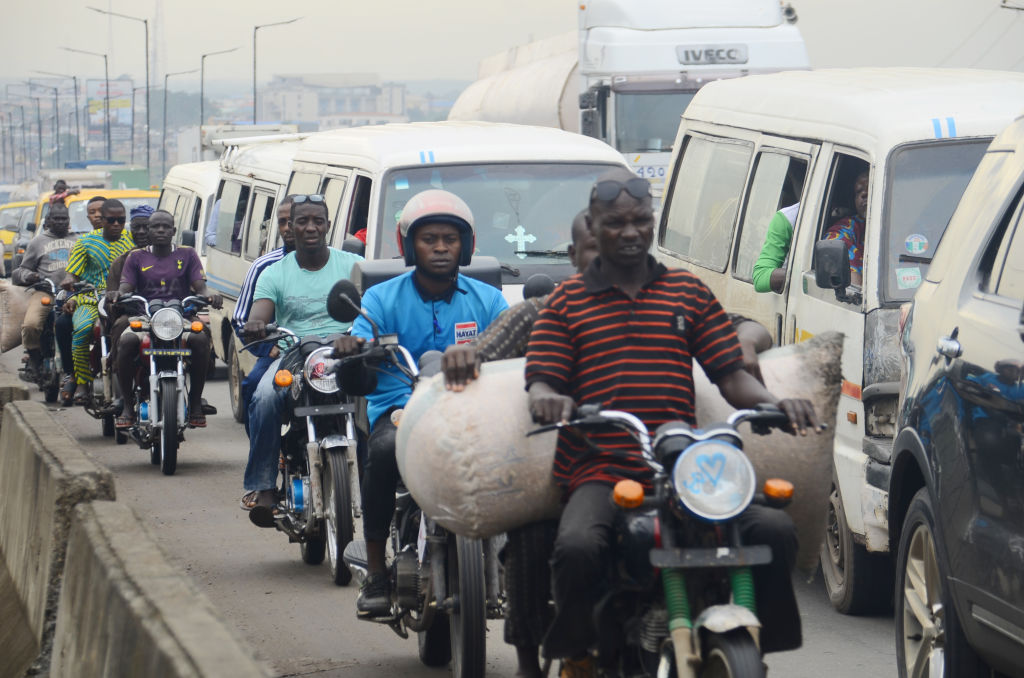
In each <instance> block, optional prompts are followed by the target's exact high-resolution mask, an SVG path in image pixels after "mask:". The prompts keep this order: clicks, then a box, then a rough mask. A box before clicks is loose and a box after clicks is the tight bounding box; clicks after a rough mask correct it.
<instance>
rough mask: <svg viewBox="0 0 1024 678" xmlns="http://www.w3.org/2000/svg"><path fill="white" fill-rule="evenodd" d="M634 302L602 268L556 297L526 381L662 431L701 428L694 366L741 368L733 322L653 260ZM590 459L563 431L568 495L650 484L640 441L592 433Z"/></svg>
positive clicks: (705, 292) (559, 474) (696, 287)
mask: <svg viewBox="0 0 1024 678" xmlns="http://www.w3.org/2000/svg"><path fill="white" fill-rule="evenodd" d="M645 268H646V279H645V281H644V283H643V286H642V287H641V288H640V290H639V293H638V294H637V295H636V298H630V296H629V295H628V294H626V293H625V292H623V291H622V290H621V289H620V288H618V287H616V286H615V285H613V284H612V283H611V282H610V281H609V280H608V278H607V276H606V275H605V274H604V267H603V266H602V263H601V261H600V260H598V261H595V262H594V263H593V264H591V265H590V267H589V268H588V269H587V270H586V271H584V272H583V273H582V274H580V275H576V276H573V277H572V278H570V279H569V280H567V281H565V282H564V283H563V284H562V285H561V286H559V288H558V289H556V290H555V291H554V293H552V295H551V298H550V299H549V300H548V305H547V307H546V308H544V309H543V310H542V311H541V313H540V317H539V318H538V319H537V322H536V323H535V324H534V328H533V333H532V335H531V336H530V344H529V350H528V352H527V363H526V381H527V383H528V384H529V383H533V382H536V381H543V382H545V383H546V384H548V385H549V386H551V387H552V388H553V389H554V390H556V391H558V392H559V393H564V394H567V395H569V396H571V397H572V399H573V400H574V401H575V402H576V404H577V405H580V404H587V403H592V404H598V403H599V404H600V405H601V406H602V408H603V409H611V410H625V411H626V412H630V413H632V414H635V415H636V416H638V417H640V419H642V420H643V421H644V423H645V424H646V425H647V427H648V429H649V430H651V431H654V430H655V429H656V428H657V427H658V426H660V425H661V424H663V423H665V422H668V421H679V420H682V421H686V422H688V423H691V424H692V423H695V417H694V394H693V360H694V359H695V358H696V359H697V360H698V361H699V362H700V364H701V367H702V368H704V371H705V372H706V373H707V375H708V377H709V378H710V379H711V380H712V381H718V380H719V379H721V378H722V377H724V376H726V375H727V374H729V373H730V372H733V371H734V370H739V369H742V368H743V353H742V350H741V348H740V343H739V340H738V339H737V338H736V332H735V331H734V330H733V325H732V323H731V322H730V321H729V317H728V315H726V313H725V311H723V310H722V307H721V305H720V304H719V303H718V301H717V300H716V299H715V297H714V295H713V294H712V293H711V290H709V289H708V288H707V286H706V285H705V284H704V283H702V282H701V281H700V279H698V278H697V277H696V276H695V275H693V274H692V273H690V272H688V271H684V270H674V271H669V270H668V269H667V268H665V267H664V266H663V265H661V264H659V263H657V262H655V261H654V258H653V257H650V256H649V255H648V260H647V261H646V262H645ZM590 438H591V439H592V440H593V442H594V443H595V444H596V445H597V446H598V447H599V448H600V450H601V451H600V453H596V452H592V451H591V450H590V449H589V448H588V447H587V446H585V445H584V444H583V443H582V442H581V441H580V440H579V439H578V438H577V437H575V436H573V435H572V434H570V433H568V432H566V431H564V430H563V431H562V433H561V435H560V436H559V439H558V451H557V453H556V456H555V464H554V469H553V473H554V476H555V479H556V481H557V482H558V483H559V484H560V485H561V486H562V487H564V488H565V489H566V490H568V491H569V492H572V491H573V490H574V489H576V488H577V487H578V486H580V485H582V484H584V483H589V482H600V483H605V484H608V485H614V484H615V482H616V481H618V480H620V479H622V478H633V479H635V480H641V481H645V480H646V479H647V478H648V476H649V471H648V469H647V466H646V464H645V463H644V462H643V460H642V459H641V458H640V455H639V454H638V451H637V446H636V442H635V441H634V440H633V439H632V438H631V437H630V436H629V434H627V433H625V432H624V431H621V430H619V429H612V430H609V431H607V432H602V433H593V434H591V435H590Z"/></svg>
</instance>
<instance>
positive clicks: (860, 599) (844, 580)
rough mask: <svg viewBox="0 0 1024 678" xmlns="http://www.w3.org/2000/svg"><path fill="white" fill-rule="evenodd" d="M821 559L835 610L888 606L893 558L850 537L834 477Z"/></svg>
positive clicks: (859, 610)
mask: <svg viewBox="0 0 1024 678" xmlns="http://www.w3.org/2000/svg"><path fill="white" fill-rule="evenodd" d="M820 560H821V573H822V575H823V579H824V580H825V592H826V593H827V594H828V597H829V601H830V602H831V603H832V607H834V608H835V609H836V610H837V611H839V612H841V613H843V614H853V615H857V614H869V613H873V612H884V611H888V610H889V609H890V605H891V604H892V581H893V577H892V561H891V559H890V558H889V557H888V556H887V555H884V554H874V553H868V550H867V549H866V548H865V547H864V546H863V545H861V544H858V543H856V542H855V541H854V540H853V533H851V532H850V527H849V525H847V523H846V510H845V508H844V507H843V498H842V495H841V494H840V493H839V485H838V483H837V482H836V481H835V480H833V482H832V488H831V491H830V494H829V504H828V512H827V514H826V517H825V538H824V540H822V543H821V553H820Z"/></svg>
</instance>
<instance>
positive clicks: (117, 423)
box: [114, 414, 135, 428]
mask: <svg viewBox="0 0 1024 678" xmlns="http://www.w3.org/2000/svg"><path fill="white" fill-rule="evenodd" d="M132 426H135V417H134V416H132V415H131V414H119V415H117V417H115V418H114V428H131V427H132Z"/></svg>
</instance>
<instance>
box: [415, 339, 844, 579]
mask: <svg viewBox="0 0 1024 678" xmlns="http://www.w3.org/2000/svg"><path fill="white" fill-rule="evenodd" d="M842 348H843V337H842V335H841V334H838V333H835V332H830V333H827V334H823V335H820V336H817V337H814V338H813V339H811V340H809V341H806V342H803V343H800V344H792V345H789V346H784V347H782V348H776V349H772V350H770V351H766V352H765V353H762V354H761V355H760V356H758V357H759V359H760V363H761V373H762V375H763V376H764V380H765V384H766V385H767V387H768V390H769V391H771V392H772V393H773V394H775V395H776V396H777V397H786V398H807V399H808V400H810V401H811V402H812V403H814V407H815V409H816V412H817V414H818V418H819V420H820V421H823V422H827V423H828V424H829V425H830V426H829V429H828V430H827V431H825V432H824V433H821V434H820V435H814V434H808V435H807V436H795V437H794V436H792V435H789V434H787V433H784V432H781V431H775V432H773V433H771V434H770V435H767V436H757V435H753V434H749V435H748V433H749V431H744V441H745V451H746V453H747V455H748V456H749V457H750V460H751V462H752V463H753V465H754V469H755V470H756V471H757V475H758V483H759V484H760V483H762V482H763V481H764V480H765V478H770V477H779V478H785V479H787V480H789V481H790V482H792V483H793V484H794V485H795V487H796V491H795V494H794V500H793V503H792V504H791V505H790V506H789V507H788V508H787V509H786V511H787V512H788V513H789V514H790V515H791V516H792V518H793V520H794V522H795V523H796V526H797V530H798V533H799V537H800V553H799V555H798V558H797V565H798V566H799V567H800V568H801V569H803V570H806V571H810V570H813V568H814V567H815V565H816V564H817V558H818V550H819V548H820V546H821V539H822V536H823V534H824V533H823V530H822V527H823V525H824V520H825V514H826V509H827V506H828V492H829V483H830V480H831V477H832V443H833V437H834V430H835V427H834V426H833V425H832V424H833V422H834V421H835V418H836V408H837V406H838V403H839V392H840V386H841V380H842V376H841V373H840V356H841V354H842ZM524 364H525V361H524V360H523V359H521V358H520V359H515V360H501V361H496V362H492V363H486V364H484V365H483V367H482V368H481V373H480V378H479V379H478V380H476V381H475V382H473V383H471V384H470V385H469V386H468V387H467V388H466V389H465V390H464V391H462V392H458V393H456V392H453V391H447V390H445V388H444V377H443V375H437V376H435V377H433V378H431V379H425V380H423V381H421V382H420V384H419V386H418V387H417V388H416V392H415V393H413V395H412V398H411V399H410V400H409V403H408V404H407V405H406V408H405V411H404V412H403V413H402V417H401V422H400V424H399V426H398V436H397V458H398V468H399V470H400V472H401V474H402V479H403V481H404V482H405V486H406V487H407V488H408V489H409V492H410V493H411V494H412V496H413V498H414V499H415V500H416V502H417V504H419V506H420V507H421V508H422V509H423V511H424V512H426V514H427V515H429V516H431V517H432V518H434V519H435V520H437V521H438V522H439V523H440V524H441V525H443V526H444V527H446V528H447V529H449V530H451V531H452V532H455V533H456V534H459V535H463V536H466V537H475V538H482V537H489V536H492V535H495V534H499V533H501V532H505V531H507V530H509V529H512V528H515V527H520V526H522V525H526V524H528V523H531V522H534V521H537V520H543V519H546V518H554V517H557V516H558V513H559V511H560V509H561V495H560V491H559V489H558V488H557V486H556V485H555V483H554V480H553V479H552V477H551V464H552V461H553V459H554V451H555V440H556V436H557V434H556V433H555V432H549V433H545V434H543V435H537V436H531V437H529V438H528V437H526V433H528V432H529V431H531V430H533V429H534V428H536V427H537V425H536V424H535V423H534V422H533V421H532V419H531V418H530V413H529V408H528V405H527V394H526V390H525V383H524V379H523V368H524ZM694 384H695V388H696V393H697V398H696V404H697V419H698V424H699V425H702V426H704V425H707V424H711V423H714V422H719V421H725V419H727V418H728V416H729V414H730V413H731V412H732V411H733V408H732V407H731V406H730V405H729V404H728V403H726V402H725V400H724V399H723V398H722V396H721V395H720V394H719V392H718V389H717V388H716V387H715V386H714V385H713V384H711V382H710V381H709V380H708V378H707V377H706V376H705V375H704V373H703V372H702V371H701V370H700V368H699V367H697V366H696V365H695V366H694ZM652 433H653V431H652Z"/></svg>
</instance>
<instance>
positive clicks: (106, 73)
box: [61, 47, 110, 160]
mask: <svg viewBox="0 0 1024 678" xmlns="http://www.w3.org/2000/svg"><path fill="white" fill-rule="evenodd" d="M61 49H63V50H65V51H67V52H75V53H77V54H88V55H89V56H95V57H103V87H104V92H103V129H104V133H105V135H106V138H107V160H110V69H109V68H108V63H107V55H106V54H105V53H101V52H89V51H87V50H84V49H77V48H75V47H61Z"/></svg>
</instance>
